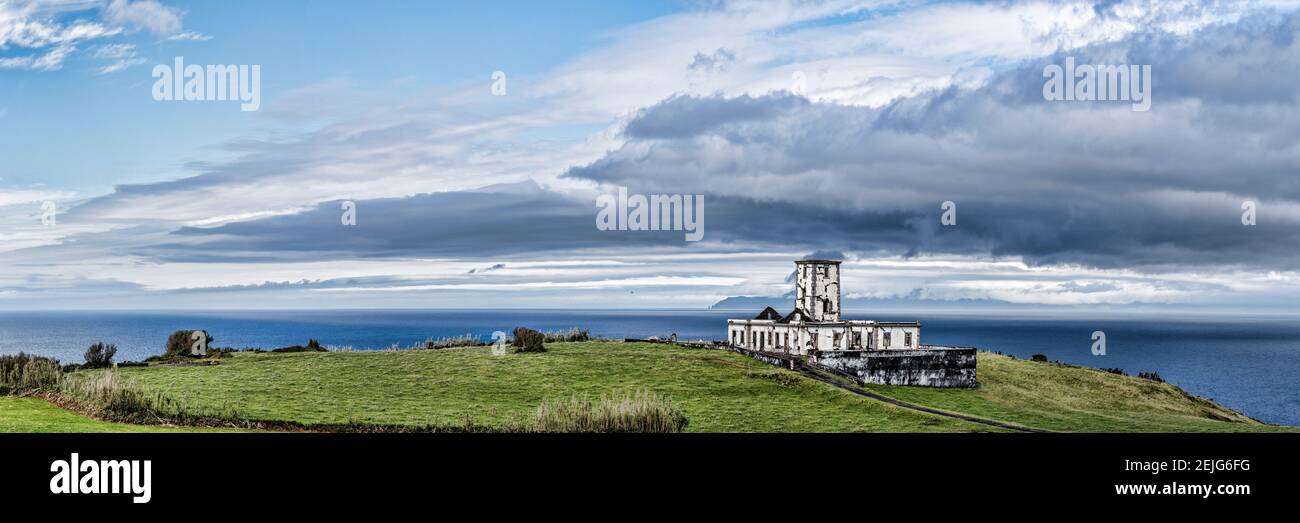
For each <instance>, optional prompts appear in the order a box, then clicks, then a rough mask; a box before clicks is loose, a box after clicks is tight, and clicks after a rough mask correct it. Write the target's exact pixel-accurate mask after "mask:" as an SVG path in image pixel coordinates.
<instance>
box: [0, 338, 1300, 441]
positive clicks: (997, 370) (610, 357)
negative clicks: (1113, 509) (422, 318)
mask: <svg viewBox="0 0 1300 523" xmlns="http://www.w3.org/2000/svg"><path fill="white" fill-rule="evenodd" d="M547 348H548V351H547V352H545V353H536V354H508V355H505V356H493V355H492V354H491V351H490V349H489V348H486V347H484V348H477V347H476V348H456V349H441V350H406V351H358V352H329V353H291V354H269V353H261V354H258V353H236V354H234V355H231V356H229V357H226V358H222V359H221V360H220V364H218V365H212V366H208V365H202V366H176V365H155V366H151V367H130V368H122V369H119V370H118V371H117V372H119V373H121V375H122V376H123V377H126V378H127V379H129V380H133V381H135V382H137V383H139V384H140V385H141V386H143V387H144V388H145V389H146V390H150V391H154V390H157V391H163V392H164V393H166V394H168V395H170V396H172V397H174V398H177V399H180V400H183V401H185V402H186V403H187V404H189V405H191V406H194V407H197V408H211V409H226V408H233V409H235V410H237V411H238V412H239V413H240V414H241V415H243V416H245V417H247V418H251V419H260V420H289V421H298V422H303V423H345V422H349V421H356V422H369V423H397V424H425V423H434V424H438V423H450V422H456V421H463V420H465V419H466V418H467V417H472V418H473V419H475V420H476V421H479V422H484V423H492V424H497V423H504V422H506V421H507V420H510V419H513V418H517V417H526V416H529V415H531V414H532V413H533V412H534V411H535V409H536V407H537V405H538V404H539V403H541V402H542V401H543V400H550V399H566V398H569V397H572V396H574V395H586V396H588V397H592V398H595V397H599V396H601V395H604V394H612V393H623V392H635V391H637V390H645V391H651V392H655V393H658V394H661V395H666V396H667V397H669V398H671V399H672V400H673V401H674V402H675V403H677V404H678V405H680V406H681V407H682V408H683V410H685V412H686V414H687V416H688V418H689V420H690V423H689V425H688V426H687V431H689V432H808V431H818V432H873V431H879V432H954V431H988V430H998V429H996V428H994V427H990V426H987V425H981V424H975V423H970V422H965V421H960V420H955V419H951V418H947V417H943V416H937V415H933V414H927V413H922V412H917V411H913V410H909V409H905V408H901V407H896V406H892V405H889V404H885V403H882V402H879V401H875V400H872V399H868V398H863V397H860V396H857V395H854V394H852V393H849V392H847V391H844V390H841V389H839V388H836V387H833V386H830V385H827V384H824V383H820V382H817V381H814V380H811V379H808V378H806V377H804V376H802V375H800V374H797V373H795V372H791V371H788V370H784V369H780V368H776V367H772V366H769V365H766V364H764V363H761V362H758V361H755V360H753V359H750V358H747V357H744V356H741V355H739V354H733V353H730V352H724V351H716V350H707V349H696V348H685V347H678V346H672V345H666V344H645V343H620V342H584V343H551V344H548V345H547ZM978 373H979V381H980V387H979V388H977V389H933V388H924V387H887V386H868V387H867V388H868V389H870V390H872V391H874V392H877V393H880V394H883V395H887V396H891V397H894V398H897V399H900V400H904V401H908V402H912V403H916V404H921V405H926V406H930V407H935V408H939V409H942V410H946V411H951V412H959V413H963V414H968V415H973V416H978V417H983V418H987V419H995V420H999V421H1004V422H1010V423H1015V424H1019V425H1023V426H1030V427H1036V428H1043V429H1049V430H1057V431H1094V432H1131V431H1162V432H1164V431H1169V432H1175V431H1177V432H1181V431H1225V432H1226V431H1280V430H1300V429H1297V428H1295V427H1278V426H1273V425H1266V424H1262V423H1259V422H1256V421H1253V420H1250V419H1249V418H1246V417H1244V416H1242V415H1240V414H1238V413H1236V412H1233V411H1231V410H1229V409H1226V408H1223V407H1220V406H1218V405H1215V404H1213V403H1211V402H1208V401H1205V400H1201V399H1199V398H1195V397H1192V396H1189V395H1186V394H1184V393H1183V392H1181V391H1180V390H1179V389H1177V388H1176V387H1173V386H1171V385H1166V384H1158V383H1155V382H1151V381H1148V380H1141V379H1138V378H1130V377H1124V376H1117V375H1113V374H1107V373H1104V372H1101V371H1097V370H1093V369H1086V368H1080V367H1070V366H1064V365H1056V364H1048V363H1037V362H1029V361H1024V360H1015V359H1011V358H1008V357H1005V356H998V355H994V354H988V353H980V355H979V370H978ZM0 405H3V406H4V407H3V408H2V409H0V430H11V431H83V430H85V431H110V430H142V429H146V428H141V427H133V426H126V425H112V424H104V423H100V422H96V421H93V420H89V419H86V418H82V417H80V416H77V415H74V414H71V413H67V412H64V411H61V410H59V409H57V408H55V407H52V406H50V405H48V404H43V403H42V402H41V401H40V400H31V399H17V400H16V399H12V398H4V399H3V400H2V401H0ZM149 430H152V429H149Z"/></svg>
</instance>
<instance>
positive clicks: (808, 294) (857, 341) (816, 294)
mask: <svg viewBox="0 0 1300 523" xmlns="http://www.w3.org/2000/svg"><path fill="white" fill-rule="evenodd" d="M794 263H795V307H794V310H792V311H790V313H789V314H785V315H782V314H781V313H779V312H777V311H776V309H773V308H771V307H768V308H766V309H764V310H763V312H760V313H759V314H758V316H756V317H754V318H753V319H749V320H727V341H728V342H729V343H731V344H732V345H734V346H737V347H742V348H746V349H750V350H758V351H764V352H778V353H786V354H799V355H804V354H808V353H809V352H811V351H814V350H817V351H834V350H909V349H919V348H921V323H920V322H915V321H913V322H882V321H869V320H847V321H846V320H841V319H840V262H839V261H834V260H799V261H796V262H794Z"/></svg>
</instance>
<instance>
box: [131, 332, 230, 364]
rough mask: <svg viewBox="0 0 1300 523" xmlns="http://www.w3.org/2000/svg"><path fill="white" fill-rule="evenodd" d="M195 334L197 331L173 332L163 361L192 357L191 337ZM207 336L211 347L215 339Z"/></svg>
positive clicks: (209, 335) (164, 352)
mask: <svg viewBox="0 0 1300 523" xmlns="http://www.w3.org/2000/svg"><path fill="white" fill-rule="evenodd" d="M194 332H195V331H192V330H179V331H176V332H173V333H172V335H171V336H170V337H168V338H167V349H166V350H165V351H163V355H162V359H163V360H172V359H176V358H189V357H191V355H190V347H192V346H193V345H194V342H193V341H192V340H191V339H190V336H193V335H194ZM207 336H208V346H209V347H211V346H212V341H213V340H214V339H215V338H213V337H212V335H211V334H208V335H207ZM146 361H148V360H146Z"/></svg>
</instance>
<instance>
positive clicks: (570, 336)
mask: <svg viewBox="0 0 1300 523" xmlns="http://www.w3.org/2000/svg"><path fill="white" fill-rule="evenodd" d="M543 339H544V341H546V342H547V343H550V342H557V343H558V342H562V341H587V340H590V339H591V335H590V334H588V332H587V329H580V328H578V327H574V328H572V329H569V330H567V331H548V332H546V333H545V336H544V338H543Z"/></svg>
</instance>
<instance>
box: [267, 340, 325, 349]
mask: <svg viewBox="0 0 1300 523" xmlns="http://www.w3.org/2000/svg"><path fill="white" fill-rule="evenodd" d="M271 352H329V351H328V350H326V349H325V348H324V347H321V346H320V342H319V341H316V340H314V339H309V340H307V346H306V347H303V346H302V345H293V346H290V347H280V348H278V349H271Z"/></svg>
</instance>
